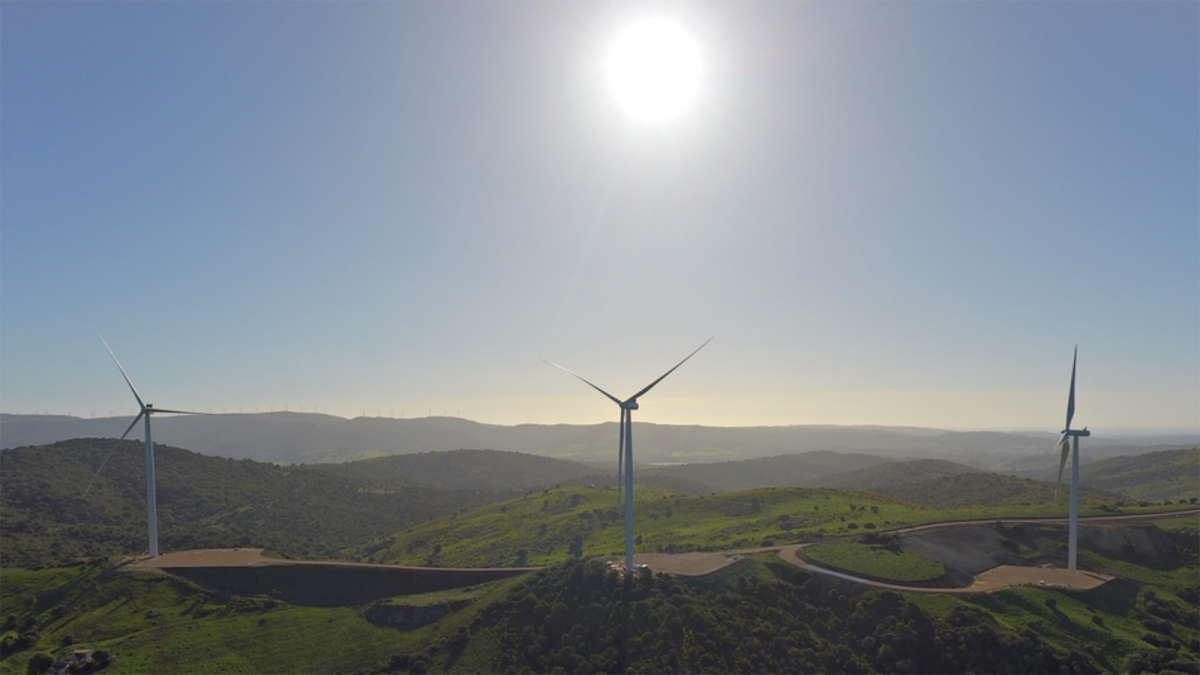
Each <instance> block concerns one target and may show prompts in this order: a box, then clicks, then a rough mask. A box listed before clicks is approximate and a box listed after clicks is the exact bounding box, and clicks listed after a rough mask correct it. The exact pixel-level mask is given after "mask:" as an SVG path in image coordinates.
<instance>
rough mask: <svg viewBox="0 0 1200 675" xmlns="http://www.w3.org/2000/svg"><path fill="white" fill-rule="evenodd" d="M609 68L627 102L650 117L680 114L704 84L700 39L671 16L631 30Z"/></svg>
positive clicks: (630, 109) (617, 90)
mask: <svg viewBox="0 0 1200 675" xmlns="http://www.w3.org/2000/svg"><path fill="white" fill-rule="evenodd" d="M606 67H607V71H608V81H609V83H610V84H611V85H612V88H613V91H614V92H615V93H616V95H617V100H618V101H619V102H620V104H621V107H623V108H625V110H626V111H627V112H628V113H629V114H630V115H633V116H634V117H637V118H640V119H644V120H663V119H667V118H670V117H674V116H676V115H678V114H679V113H681V112H683V110H684V109H685V108H687V106H688V104H689V103H691V101H692V99H693V98H694V97H695V95H696V91H697V90H698V89H699V88H700V51H699V49H698V48H697V46H696V42H695V41H694V40H692V38H691V36H689V35H688V34H687V33H685V32H684V31H683V29H682V28H680V27H679V26H678V25H676V24H675V23H673V22H671V21H667V20H665V19H646V20H644V21H641V22H640V23H636V24H634V25H633V26H630V27H629V28H627V29H625V30H624V31H623V32H622V33H621V35H620V36H619V37H618V38H617V42H616V44H615V45H613V48H612V51H611V52H609V54H608V61H607V63H606Z"/></svg>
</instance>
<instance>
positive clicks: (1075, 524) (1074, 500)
mask: <svg viewBox="0 0 1200 675" xmlns="http://www.w3.org/2000/svg"><path fill="white" fill-rule="evenodd" d="M1078 359H1079V347H1076V348H1075V355H1074V356H1072V357H1071V393H1070V395H1069V396H1068V397H1067V425H1066V427H1065V428H1064V429H1063V432H1062V438H1060V439H1058V444H1059V445H1060V446H1062V458H1061V459H1060V460H1059V462H1058V484H1059V485H1061V484H1062V477H1063V469H1064V468H1065V467H1066V465H1067V454H1068V453H1070V454H1071V521H1070V527H1069V529H1068V531H1067V540H1068V543H1067V569H1069V570H1070V571H1072V572H1074V571H1075V558H1076V555H1075V554H1076V545H1077V543H1078V541H1079V438H1080V437H1081V436H1091V435H1092V432H1090V431H1088V430H1087V427H1084V428H1083V430H1082V431H1076V430H1073V429H1071V418H1073V417H1074V416H1075V363H1076V361H1078ZM1072 445H1073V446H1074V452H1071V450H1072ZM1054 498H1055V500H1057V499H1058V490H1057V488H1055V492H1054Z"/></svg>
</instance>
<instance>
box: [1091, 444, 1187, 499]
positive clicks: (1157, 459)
mask: <svg viewBox="0 0 1200 675" xmlns="http://www.w3.org/2000/svg"><path fill="white" fill-rule="evenodd" d="M1079 472H1080V476H1079V483H1080V484H1081V485H1086V486H1088V487H1092V488H1095V489H1097V490H1107V491H1109V492H1117V493H1120V494H1123V495H1125V496H1126V497H1129V498H1130V499H1136V500H1160V499H1170V500H1175V501H1178V500H1180V499H1192V498H1196V497H1200V447H1198V448H1191V449H1190V450H1167V451H1164V452H1151V453H1147V454H1145V455H1138V456H1136V457H1112V458H1109V459H1101V460H1097V461H1095V462H1092V463H1090V464H1088V465H1086V466H1083V467H1080V470H1079Z"/></svg>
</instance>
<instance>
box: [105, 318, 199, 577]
mask: <svg viewBox="0 0 1200 675" xmlns="http://www.w3.org/2000/svg"><path fill="white" fill-rule="evenodd" d="M92 330H95V331H96V337H98V338H100V342H102V343H103V344H104V348H105V349H107V350H108V355H109V356H111V357H112V360H113V362H114V363H116V364H117V368H118V369H119V370H120V371H121V377H123V378H125V384H127V385H129V391H131V392H133V397H134V398H135V399H137V402H138V405H139V406H141V411H140V412H138V414H137V417H134V418H133V421H132V422H130V423H129V426H128V427H126V428H125V433H123V434H121V437H120V438H118V439H117V442H116V444H115V445H113V449H112V450H110V451H109V452H108V457H105V458H104V461H103V462H101V463H100V468H99V469H96V473H95V474H92V480H93V481H94V480H96V476H97V475H99V474H100V469H103V468H104V465H105V464H107V463H108V459H109V457H112V454H113V452H114V451H116V449H117V446H119V445H120V444H121V441H123V440H125V437H126V436H128V435H129V432H130V431H132V430H133V427H134V425H136V424H137V423H138V420H140V419H143V418H144V419H145V427H146V514H147V520H148V521H149V537H150V557H151V558H157V557H158V505H157V502H156V500H155V490H154V443H153V442H152V441H151V440H150V416H151V415H154V414H160V413H171V414H176V415H203V414H204V413H193V412H187V411H184V410H167V409H165V408H155V407H154V404H152V403H145V402H143V401H142V397H141V396H140V395H139V394H138V391H137V389H136V388H134V386H133V382H131V381H130V380H129V375H127V374H126V373H125V368H124V367H123V366H121V362H120V361H118V360H117V355H116V354H114V353H113V350H112V348H111V347H109V346H108V343H107V342H105V341H104V336H103V335H101V334H100V331H98V330H96V327H95V326H93V327H92ZM91 489H92V483H91V481H89V482H88V486H87V489H85V490H84V491H83V494H84V495H85V496H86V495H87V493H88V490H91Z"/></svg>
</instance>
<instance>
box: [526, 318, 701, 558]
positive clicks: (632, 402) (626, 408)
mask: <svg viewBox="0 0 1200 675" xmlns="http://www.w3.org/2000/svg"><path fill="white" fill-rule="evenodd" d="M709 342H712V338H709V339H707V340H705V341H704V344H702V345H700V346H699V347H696V350H695V351H693V352H692V353H691V354H688V355H687V357H685V358H684V359H683V360H682V361H680V362H679V363H677V364H675V367H674V368H671V369H670V370H668V371H667V372H665V373H663V374H662V375H660V376H659V378H658V379H657V380H655V381H653V382H651V383H650V384H648V385H646V386H645V387H643V388H642V390H641V391H639V392H638V393H636V394H634V395H633V396H630V397H629V398H627V399H625V400H624V401H622V400H621V399H619V398H617V397H616V396H613V395H612V394H610V393H608V392H607V391H604V390H603V389H601V388H600V387H597V386H596V385H594V384H592V383H591V382H588V381H587V380H585V379H584V378H583V377H582V376H580V375H577V374H576V373H573V372H571V371H570V370H567V369H566V368H563V367H562V366H560V365H558V364H557V363H551V362H550V361H546V360H545V359H542V360H543V361H545V362H546V363H547V364H549V365H551V366H554V367H555V368H558V369H559V370H562V371H565V372H567V373H569V374H571V375H572V376H574V377H575V378H576V379H578V380H580V381H581V382H583V383H584V384H586V385H588V386H589V387H591V388H592V389H595V390H596V391H598V392H600V393H601V394H604V396H605V397H607V398H608V399H609V400H610V401H612V402H613V403H616V404H617V406H619V407H620V408H621V425H620V431H619V434H620V440H619V442H618V444H617V490H618V494H619V490H620V483H621V481H620V479H621V453H622V452H623V453H624V464H625V472H624V478H625V576H631V575H633V415H632V413H633V411H634V410H637V409H638V402H637V400H638V397H640V396H642V395H643V394H645V393H646V392H648V391H650V390H651V389H653V388H654V386H655V385H656V384H658V383H659V382H662V381H663V379H664V378H666V376H668V375H670V374H671V373H673V372H675V370H676V368H679V366H682V365H683V364H684V363H686V362H687V360H688V359H690V358H692V357H693V356H695V355H696V352H698V351H700V350H701V349H704V346H705V345H707V344H708V343H709Z"/></svg>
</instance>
